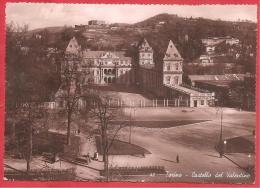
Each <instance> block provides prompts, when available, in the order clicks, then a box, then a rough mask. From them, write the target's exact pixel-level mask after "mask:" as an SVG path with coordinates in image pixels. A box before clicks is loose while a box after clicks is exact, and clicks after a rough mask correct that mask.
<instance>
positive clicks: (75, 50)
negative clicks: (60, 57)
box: [65, 37, 81, 55]
mask: <svg viewBox="0 0 260 188" xmlns="http://www.w3.org/2000/svg"><path fill="white" fill-rule="evenodd" d="M80 50H81V47H80V45H79V43H78V41H77V39H76V38H75V37H73V38H72V39H70V41H69V44H68V46H67V48H66V51H65V53H66V54H70V55H79V53H80Z"/></svg>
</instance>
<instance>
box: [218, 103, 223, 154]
mask: <svg viewBox="0 0 260 188" xmlns="http://www.w3.org/2000/svg"><path fill="white" fill-rule="evenodd" d="M219 147H220V148H219V149H220V157H222V156H223V154H224V150H223V147H224V146H223V108H222V107H221V108H220V136H219Z"/></svg>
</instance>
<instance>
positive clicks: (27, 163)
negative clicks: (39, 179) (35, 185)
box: [26, 160, 30, 174]
mask: <svg viewBox="0 0 260 188" xmlns="http://www.w3.org/2000/svg"><path fill="white" fill-rule="evenodd" d="M26 172H27V174H28V173H29V172H30V160H26Z"/></svg>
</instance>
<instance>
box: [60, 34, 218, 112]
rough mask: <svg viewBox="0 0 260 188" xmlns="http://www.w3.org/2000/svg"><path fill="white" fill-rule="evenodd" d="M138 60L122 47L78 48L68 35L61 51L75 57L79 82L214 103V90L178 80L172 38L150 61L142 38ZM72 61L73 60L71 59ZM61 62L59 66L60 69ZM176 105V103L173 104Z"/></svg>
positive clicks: (191, 103)
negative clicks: (158, 57) (160, 57)
mask: <svg viewBox="0 0 260 188" xmlns="http://www.w3.org/2000/svg"><path fill="white" fill-rule="evenodd" d="M137 50H138V61H137V62H134V61H133V58H132V57H128V56H127V55H126V54H125V52H123V51H114V52H110V51H91V50H86V49H81V47H80V45H79V44H78V42H77V40H76V38H75V37H74V38H72V39H71V40H70V42H69V44H68V46H67V48H66V51H65V54H66V57H67V58H68V59H69V61H73V60H76V61H75V62H74V63H76V64H77V67H78V70H79V71H80V72H81V75H82V80H83V84H95V85H107V84H120V85H126V86H129V85H135V86H137V87H138V88H139V89H141V90H143V91H147V92H150V93H153V94H154V96H156V98H158V99H167V100H168V99H170V100H172V99H174V100H177V104H184V105H182V106H189V107H202V106H210V105H213V104H214V93H211V92H209V91H205V90H201V89H198V88H189V87H187V86H184V84H183V83H182V75H183V69H182V67H183V58H182V57H181V55H180V53H179V52H178V50H177V48H176V47H175V45H174V44H173V42H172V41H169V44H168V48H167V50H166V52H165V55H164V58H163V60H162V66H158V64H159V63H160V62H155V61H154V52H153V49H152V47H151V46H150V45H149V43H148V41H147V40H146V39H144V40H143V41H142V42H141V44H140V45H139V46H138V49H137ZM72 63H73V62H72ZM62 67H63V66H62V65H61V69H62ZM177 106H179V105H177Z"/></svg>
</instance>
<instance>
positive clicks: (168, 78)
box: [166, 76, 171, 84]
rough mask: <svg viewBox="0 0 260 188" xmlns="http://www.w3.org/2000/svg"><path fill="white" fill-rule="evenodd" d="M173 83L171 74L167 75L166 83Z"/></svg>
mask: <svg viewBox="0 0 260 188" xmlns="http://www.w3.org/2000/svg"><path fill="white" fill-rule="evenodd" d="M170 83H171V76H167V77H166V84H170Z"/></svg>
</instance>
